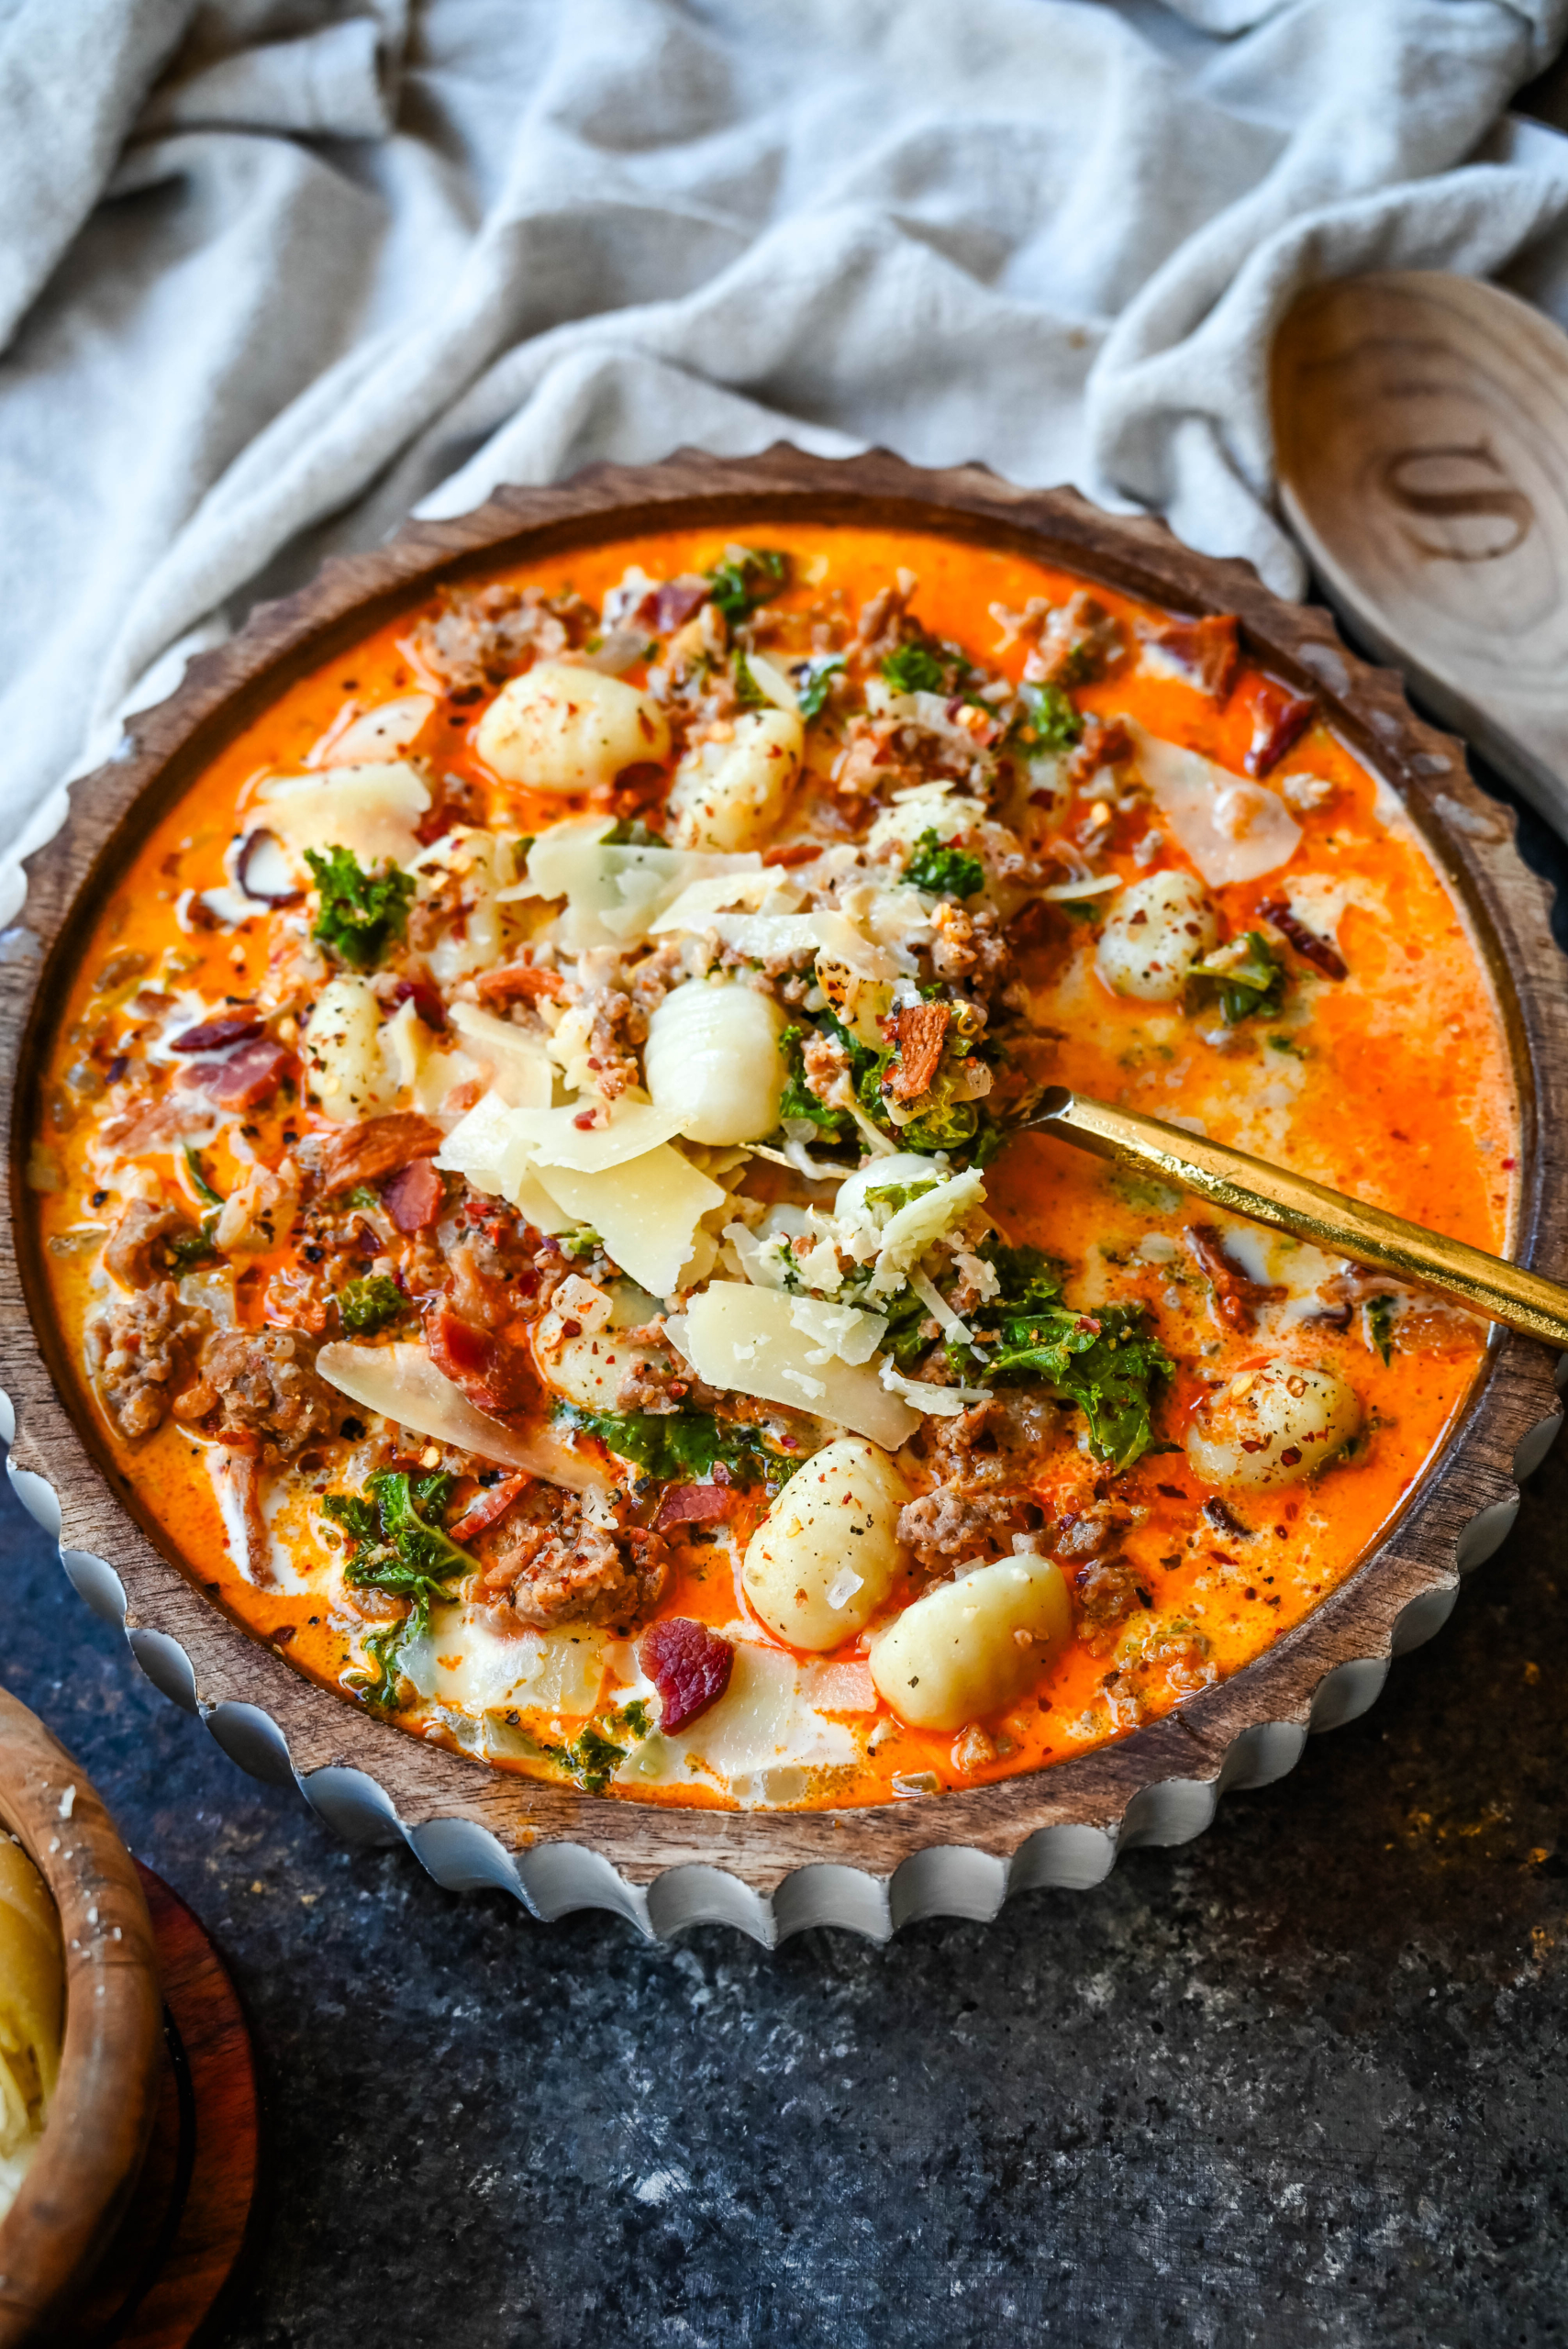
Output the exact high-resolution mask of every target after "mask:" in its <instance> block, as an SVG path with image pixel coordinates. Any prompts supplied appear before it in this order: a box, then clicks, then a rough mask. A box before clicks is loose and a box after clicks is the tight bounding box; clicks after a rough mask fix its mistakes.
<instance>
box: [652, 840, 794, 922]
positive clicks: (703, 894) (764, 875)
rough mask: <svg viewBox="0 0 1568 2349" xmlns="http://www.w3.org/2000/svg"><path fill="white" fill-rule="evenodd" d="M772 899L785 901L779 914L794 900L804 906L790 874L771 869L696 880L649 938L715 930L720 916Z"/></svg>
mask: <svg viewBox="0 0 1568 2349" xmlns="http://www.w3.org/2000/svg"><path fill="white" fill-rule="evenodd" d="M745 861H746V860H743V859H741V858H740V857H737V858H736V859H735V862H736V863H737V864H740V863H743V862H745ZM770 897H776V898H779V899H780V900H781V902H780V904H778V905H777V906H775V907H774V908H773V910H774V912H775V913H782V912H784V911H786V910H787V908H788V907H789V905H790V903H791V902H792V901H793V903H794V904H795V905H798V904H799V903H800V892H799V890H798V889H796V888H795V887H794V886H793V885H792V884H791V882H790V881H789V879H788V877H787V875H785V874H780V873H776V872H774V871H773V869H772V867H770V866H764V867H763V869H762V871H761V872H760V873H744V872H741V873H719V874H714V875H713V877H712V878H711V879H709V880H706V881H692V882H689V883H688V884H687V885H686V886H685V888H684V889H683V890H682V892H681V894H680V896H678V897H677V898H676V899H675V902H674V904H673V906H669V907H666V908H665V910H664V912H663V913H662V914H661V915H660V917H659V918H658V920H657V921H655V922H651V923H650V924H649V935H650V936H651V937H653V938H661V937H662V936H664V935H665V934H666V932H668V931H672V930H707V929H710V928H711V927H712V923H713V918H714V916H715V915H716V914H720V913H725V912H728V910H729V909H730V908H731V907H737V906H740V907H746V908H747V909H748V910H749V911H751V912H754V911H755V910H756V909H757V907H760V906H762V905H765V904H766V902H767V900H768V899H769V898H770Z"/></svg>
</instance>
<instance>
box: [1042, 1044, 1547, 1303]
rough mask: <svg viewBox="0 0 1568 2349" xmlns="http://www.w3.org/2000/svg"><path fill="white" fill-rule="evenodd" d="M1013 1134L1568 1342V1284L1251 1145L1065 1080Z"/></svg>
mask: <svg viewBox="0 0 1568 2349" xmlns="http://www.w3.org/2000/svg"><path fill="white" fill-rule="evenodd" d="M1019 1131H1020V1132H1022V1133H1042V1134H1055V1135H1058V1136H1059V1137H1060V1139H1061V1140H1062V1141H1070V1142H1072V1143H1073V1144H1074V1145H1075V1146H1076V1148H1078V1149H1079V1150H1087V1151H1092V1152H1094V1153H1095V1156H1096V1157H1098V1158H1109V1159H1114V1160H1115V1161H1117V1162H1118V1163H1119V1164H1122V1165H1128V1166H1137V1167H1140V1168H1141V1169H1142V1170H1143V1172H1144V1173H1146V1174H1149V1175H1153V1176H1154V1177H1155V1178H1156V1180H1157V1181H1160V1182H1162V1183H1167V1184H1171V1185H1173V1186H1174V1187H1175V1188H1176V1189H1178V1190H1182V1191H1195V1192H1196V1193H1197V1195H1198V1197H1200V1198H1205V1199H1210V1200H1212V1201H1213V1203H1214V1205H1215V1206H1216V1207H1218V1208H1226V1209H1227V1210H1228V1212H1229V1213H1230V1214H1231V1215H1239V1216H1244V1217H1246V1218H1247V1219H1248V1220H1249V1221H1251V1222H1252V1223H1266V1224H1270V1225H1272V1226H1273V1229H1274V1230H1276V1231H1288V1232H1289V1233H1290V1235H1291V1237H1292V1238H1293V1239H1296V1240H1309V1241H1311V1242H1312V1244H1313V1246H1314V1247H1317V1248H1321V1249H1322V1250H1323V1251H1324V1252H1325V1254H1327V1255H1333V1256H1349V1257H1350V1258H1351V1259H1352V1260H1353V1262H1355V1263H1356V1264H1370V1265H1372V1266H1373V1268H1374V1269H1375V1270H1376V1271H1378V1272H1383V1273H1392V1274H1394V1275H1396V1278H1397V1279H1399V1280H1401V1281H1409V1282H1413V1283H1414V1284H1415V1285H1416V1286H1418V1287H1420V1288H1426V1289H1430V1290H1431V1291H1432V1293H1433V1295H1434V1296H1437V1297H1446V1298H1448V1300H1449V1301H1450V1303H1451V1304H1454V1305H1459V1306H1462V1307H1463V1308H1464V1309H1465V1311H1466V1312H1468V1313H1477V1314H1479V1315H1480V1316H1481V1318H1482V1319H1483V1320H1486V1321H1501V1322H1503V1323H1504V1324H1505V1325H1506V1326H1507V1328H1508V1329H1510V1330H1523V1332H1524V1334H1525V1335H1526V1337H1529V1338H1539V1339H1540V1341H1542V1343H1543V1344H1545V1345H1549V1346H1558V1347H1562V1348H1568V1288H1560V1287H1559V1286H1557V1283H1556V1282H1555V1281H1548V1280H1542V1278H1541V1276H1540V1274H1539V1273H1531V1272H1527V1271H1526V1270H1525V1268H1524V1267H1523V1265H1521V1264H1506V1263H1505V1262H1504V1260H1503V1259H1502V1257H1500V1256H1489V1255H1487V1253H1486V1252H1485V1249H1481V1248H1472V1247H1471V1246H1470V1245H1469V1244H1468V1242H1466V1241H1462V1240H1449V1239H1446V1238H1445V1237H1444V1236H1443V1234H1442V1233H1441V1232H1440V1231H1429V1230H1426V1228H1425V1226H1424V1225H1422V1224H1418V1223H1407V1222H1406V1220H1405V1219H1404V1217H1403V1216H1397V1215H1389V1214H1388V1213H1387V1212H1386V1211H1385V1209H1384V1208H1369V1207H1368V1206H1366V1205H1365V1203H1364V1202H1363V1201H1362V1200H1361V1199H1352V1198H1349V1197H1347V1196H1346V1195H1345V1193H1344V1192H1343V1191H1330V1190H1329V1188H1328V1187H1327V1186H1325V1185H1324V1184H1322V1183H1309V1182H1308V1181H1307V1178H1306V1177H1305V1175H1292V1174H1290V1173H1288V1172H1287V1171H1286V1169H1285V1168H1284V1167H1283V1166H1272V1165H1271V1164H1270V1163H1269V1162H1268V1160H1267V1159H1266V1158H1254V1157H1252V1155H1251V1152H1248V1151H1245V1150H1232V1149H1231V1148H1230V1147H1229V1144H1228V1143H1225V1142H1219V1141H1208V1139H1207V1136H1205V1135H1203V1134H1195V1133H1189V1132H1188V1131H1187V1130H1186V1128H1185V1127H1184V1126H1168V1125H1166V1124H1165V1122H1164V1121H1163V1119H1160V1118H1149V1117H1145V1116H1144V1114H1143V1112H1142V1111H1141V1110H1139V1109H1118V1108H1113V1107H1112V1106H1111V1104H1110V1103H1109V1102H1108V1101H1095V1100H1092V1099H1091V1098H1090V1097H1089V1096H1088V1095H1087V1094H1084V1093H1070V1092H1069V1091H1068V1090H1067V1088H1066V1086H1065V1085H1052V1086H1051V1087H1050V1089H1049V1090H1048V1091H1047V1092H1046V1093H1044V1094H1043V1095H1042V1096H1041V1097H1040V1107H1039V1108H1038V1109H1037V1111H1036V1112H1035V1115H1034V1116H1033V1117H1032V1118H1030V1119H1029V1121H1028V1123H1027V1124H1026V1125H1024V1126H1022V1127H1020V1128H1019Z"/></svg>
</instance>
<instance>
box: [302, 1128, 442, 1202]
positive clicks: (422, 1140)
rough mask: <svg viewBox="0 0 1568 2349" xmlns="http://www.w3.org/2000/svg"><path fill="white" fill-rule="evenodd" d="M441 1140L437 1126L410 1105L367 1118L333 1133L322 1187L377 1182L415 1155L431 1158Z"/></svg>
mask: <svg viewBox="0 0 1568 2349" xmlns="http://www.w3.org/2000/svg"><path fill="white" fill-rule="evenodd" d="M444 1140H445V1136H444V1135H443V1134H442V1132H441V1130H440V1128H439V1126H437V1125H432V1124H431V1122H430V1120H429V1119H428V1118H421V1117H420V1116H419V1115H418V1114H417V1111H415V1110H413V1109H395V1110H394V1111H393V1113H392V1115H391V1116H390V1117H387V1118H366V1119H364V1120H363V1122H362V1123H361V1124H360V1125H357V1126H349V1127H346V1128H345V1130H343V1132H342V1133H340V1134H334V1135H333V1137H332V1140H331V1141H330V1142H329V1143H328V1146H327V1149H326V1152H324V1154H323V1157H322V1161H321V1187H322V1189H323V1190H324V1191H349V1190H352V1188H353V1186H354V1185H355V1184H356V1183H377V1182H379V1181H380V1180H381V1177H382V1176H383V1175H392V1174H395V1172H396V1171H397V1169H398V1168H399V1167H403V1166H406V1165H408V1164H409V1163H411V1161H412V1160H414V1159H416V1158H434V1156H435V1154H436V1152H437V1151H438V1150H439V1148H440V1146H441V1143H442V1141H444Z"/></svg>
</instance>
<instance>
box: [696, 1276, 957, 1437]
mask: <svg viewBox="0 0 1568 2349" xmlns="http://www.w3.org/2000/svg"><path fill="white" fill-rule="evenodd" d="M794 1303H795V1300H794V1299H793V1298H792V1297H789V1296H787V1295H786V1294H785V1293H784V1291H783V1290H781V1289H769V1288H753V1287H751V1286H750V1284H749V1283H747V1282H744V1281H713V1282H710V1283H709V1285H708V1286H707V1287H706V1289H704V1290H702V1291H701V1292H700V1293H699V1294H698V1295H697V1296H695V1297H693V1298H692V1300H691V1303H690V1304H689V1306H688V1307H687V1308H686V1311H685V1313H684V1316H682V1317H681V1319H680V1327H679V1329H678V1330H674V1331H673V1332H672V1334H673V1335H674V1336H675V1338H676V1340H677V1342H678V1343H679V1345H680V1348H681V1351H682V1353H684V1355H685V1357H686V1359H687V1361H688V1362H689V1363H690V1364H691V1365H692V1367H693V1369H694V1370H695V1372H696V1374H697V1375H698V1377H699V1378H703V1379H706V1381H707V1384H708V1385H709V1386H720V1387H728V1388H730V1389H732V1390H733V1391H734V1392H735V1393H737V1394H740V1395H754V1396H756V1397H758V1398H759V1400H761V1401H762V1402H766V1403H785V1404H789V1405H792V1406H793V1407H794V1408H795V1409H796V1410H807V1411H813V1412H815V1413H817V1416H818V1417H819V1418H821V1419H830V1420H832V1421H833V1422H834V1423H835V1424H836V1425H838V1426H840V1427H846V1428H852V1429H853V1430H854V1431H855V1432H856V1434H857V1435H864V1436H869V1437H870V1438H871V1440H872V1442H873V1443H880V1444H881V1445H882V1446H883V1448H884V1451H887V1452H896V1451H897V1449H898V1447H899V1445H900V1444H901V1443H903V1442H906V1439H907V1438H908V1437H909V1436H910V1435H912V1434H913V1433H914V1431H915V1430H916V1428H917V1427H918V1425H919V1417H918V1414H917V1412H915V1411H912V1410H911V1409H910V1408H909V1406H908V1404H907V1403H905V1402H901V1401H900V1400H899V1398H898V1397H897V1396H895V1395H890V1394H888V1392H887V1391H886V1389H885V1388H884V1386H883V1384H882V1381H881V1379H880V1378H879V1376H878V1375H877V1362H876V1360H875V1359H874V1358H873V1360H872V1361H870V1362H866V1363H856V1364H851V1363H842V1362H833V1361H829V1362H818V1361H817V1359H816V1356H817V1354H819V1353H821V1352H822V1347H821V1345H820V1342H819V1341H817V1340H816V1339H814V1337H813V1336H812V1335H811V1334H809V1333H808V1332H807V1331H806V1330H801V1329H799V1328H797V1327H796V1325H795V1319H794V1315H793V1311H792V1308H793V1306H794Z"/></svg>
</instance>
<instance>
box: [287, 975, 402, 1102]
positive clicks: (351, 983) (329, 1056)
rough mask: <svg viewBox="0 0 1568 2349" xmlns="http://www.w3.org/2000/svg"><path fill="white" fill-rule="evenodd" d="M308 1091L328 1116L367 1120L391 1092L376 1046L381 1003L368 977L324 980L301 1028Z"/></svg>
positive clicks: (388, 1073)
mask: <svg viewBox="0 0 1568 2349" xmlns="http://www.w3.org/2000/svg"><path fill="white" fill-rule="evenodd" d="M304 1059H305V1065H306V1073H307V1075H308V1078H309V1083H310V1089H311V1091H312V1093H313V1094H314V1095H315V1097H316V1099H317V1106H318V1107H319V1108H320V1109H321V1111H322V1114H323V1115H324V1116H325V1117H328V1118H339V1119H350V1118H372V1117H373V1116H374V1115H375V1113H376V1111H377V1110H378V1109H384V1108H386V1107H387V1106H388V1104H389V1103H390V1102H392V1101H394V1100H395V1098H396V1096H397V1083H396V1079H395V1076H394V1074H393V1073H392V1071H391V1069H390V1068H389V1067H388V1065H387V1059H386V1055H385V1053H384V1052H383V1050H382V1044H381V1006H380V1004H379V1003H378V1002H377V1001H376V996H375V990H374V988H373V986H372V985H371V984H370V981H369V980H368V979H360V978H354V977H352V976H350V974H348V973H346V972H345V973H344V974H342V975H341V976H340V977H339V978H336V979H329V980H328V983H327V985H325V986H324V987H323V988H322V990H321V993H320V995H319V996H317V1001H316V1008H315V1009H314V1010H313V1011H312V1013H311V1015H310V1025H309V1027H308V1028H307V1029H306V1031H305V1043H304Z"/></svg>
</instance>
